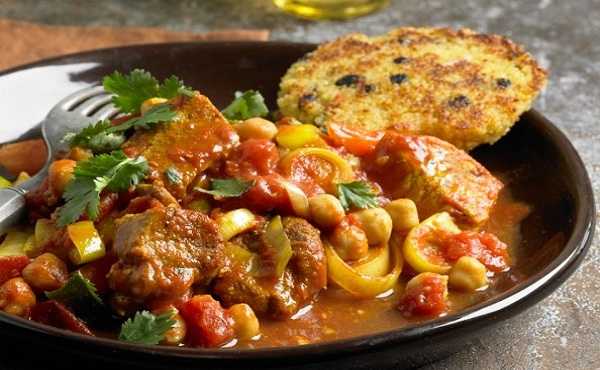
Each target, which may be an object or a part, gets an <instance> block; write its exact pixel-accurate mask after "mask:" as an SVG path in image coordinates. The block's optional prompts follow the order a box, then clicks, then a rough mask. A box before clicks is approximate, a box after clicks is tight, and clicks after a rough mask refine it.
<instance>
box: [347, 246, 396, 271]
mask: <svg viewBox="0 0 600 370" xmlns="http://www.w3.org/2000/svg"><path fill="white" fill-rule="evenodd" d="M352 268H354V270H355V271H356V272H358V273H359V274H361V275H368V276H384V275H386V274H387V273H388V272H389V271H390V251H389V247H388V245H387V244H386V245H385V246H379V247H371V248H369V255H368V256H367V257H366V258H364V259H362V260H360V261H358V263H355V264H352Z"/></svg>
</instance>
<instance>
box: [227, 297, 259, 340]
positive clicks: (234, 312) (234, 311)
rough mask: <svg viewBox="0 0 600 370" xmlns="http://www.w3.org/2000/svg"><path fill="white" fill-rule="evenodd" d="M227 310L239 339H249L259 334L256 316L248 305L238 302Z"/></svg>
mask: <svg viewBox="0 0 600 370" xmlns="http://www.w3.org/2000/svg"><path fill="white" fill-rule="evenodd" d="M228 311H229V315H230V316H231V318H232V320H233V330H234V331H235V334H236V336H237V337H238V338H239V339H242V340H244V339H250V338H252V337H254V336H256V335H258V334H260V324H259V322H258V318H257V317H256V315H255V314H254V311H253V310H252V308H251V307H250V306H248V305H247V304H245V303H238V304H234V305H233V306H231V307H229V309H228Z"/></svg>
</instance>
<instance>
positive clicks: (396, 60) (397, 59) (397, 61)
mask: <svg viewBox="0 0 600 370" xmlns="http://www.w3.org/2000/svg"><path fill="white" fill-rule="evenodd" d="M406 62H408V58H407V57H398V58H396V59H394V63H396V64H404V63H406Z"/></svg>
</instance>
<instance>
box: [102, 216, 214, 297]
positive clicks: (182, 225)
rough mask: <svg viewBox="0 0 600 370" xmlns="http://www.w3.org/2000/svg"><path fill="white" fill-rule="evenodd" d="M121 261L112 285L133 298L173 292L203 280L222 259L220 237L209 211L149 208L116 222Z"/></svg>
mask: <svg viewBox="0 0 600 370" xmlns="http://www.w3.org/2000/svg"><path fill="white" fill-rule="evenodd" d="M113 248H114V251H115V253H116V254H117V257H118V258H119V261H118V262H117V263H115V264H114V265H113V266H112V267H111V270H110V272H109V274H108V283H109V285H110V288H111V289H113V290H115V291H116V292H117V293H119V294H121V295H125V296H128V297H131V298H134V299H136V300H140V301H141V300H146V299H155V298H159V299H160V298H167V297H177V296H180V295H183V294H185V293H186V292H188V291H189V288H190V287H191V285H192V284H196V283H198V284H206V283H208V282H209V281H210V280H211V279H212V278H213V277H214V276H215V275H216V274H217V272H218V271H219V269H220V268H221V267H222V266H223V264H224V254H223V240H222V239H221V236H220V234H219V231H218V228H217V225H216V224H215V222H214V221H212V220H211V219H210V218H209V217H208V216H206V215H204V214H202V213H200V212H195V211H192V210H185V209H179V208H175V207H165V208H151V209H149V210H147V211H145V212H144V213H139V214H134V215H127V216H125V217H123V218H121V219H120V220H119V221H118V227H117V231H116V235H115V240H114V244H113Z"/></svg>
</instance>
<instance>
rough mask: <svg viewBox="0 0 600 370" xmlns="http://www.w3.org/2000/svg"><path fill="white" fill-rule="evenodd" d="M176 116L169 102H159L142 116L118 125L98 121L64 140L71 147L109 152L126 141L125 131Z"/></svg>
mask: <svg viewBox="0 0 600 370" xmlns="http://www.w3.org/2000/svg"><path fill="white" fill-rule="evenodd" d="M176 116H177V113H176V112H173V111H172V110H171V108H170V107H169V106H168V105H167V104H158V105H156V106H154V107H152V108H150V109H149V110H148V112H146V114H144V115H143V116H141V117H134V118H132V119H129V120H127V121H125V122H123V123H121V124H119V125H117V126H113V125H112V124H111V123H110V122H109V121H98V122H96V123H93V124H91V125H89V126H87V127H86V128H84V129H83V130H81V132H79V133H78V134H75V133H69V134H67V135H65V137H64V140H65V141H67V142H68V143H69V145H70V146H71V147H74V146H80V147H82V148H88V149H90V150H91V151H92V152H94V153H107V152H110V151H113V150H116V149H119V147H121V145H122V144H123V143H124V142H125V131H127V130H129V129H130V128H136V129H138V128H144V129H150V128H152V127H155V126H156V125H157V124H159V123H166V122H170V121H172V120H173V119H174V118H175V117H176Z"/></svg>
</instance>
